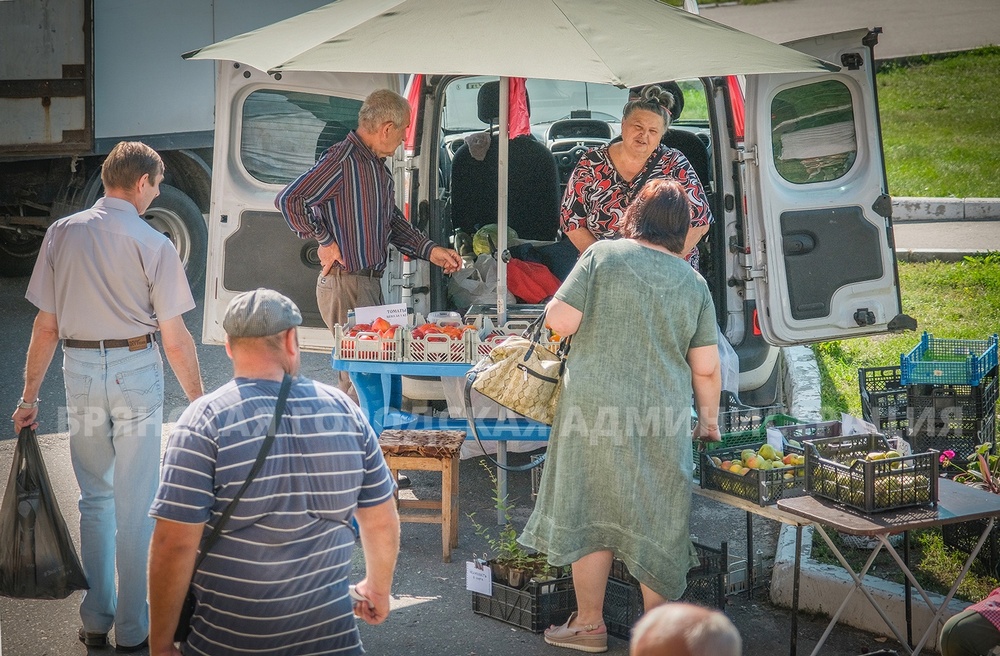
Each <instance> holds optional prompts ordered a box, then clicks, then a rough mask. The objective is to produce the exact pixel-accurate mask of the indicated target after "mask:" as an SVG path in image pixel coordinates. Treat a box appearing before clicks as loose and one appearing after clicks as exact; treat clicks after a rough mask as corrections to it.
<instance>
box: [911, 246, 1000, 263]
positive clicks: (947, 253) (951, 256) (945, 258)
mask: <svg viewBox="0 0 1000 656" xmlns="http://www.w3.org/2000/svg"><path fill="white" fill-rule="evenodd" d="M995 252H996V251H990V250H985V251H970V250H966V249H962V248H938V249H931V248H910V249H905V250H904V249H897V250H896V260H897V261H898V262H932V261H935V260H936V261H938V262H961V261H962V260H964V259H965V258H967V257H972V256H974V255H986V254H988V253H995Z"/></svg>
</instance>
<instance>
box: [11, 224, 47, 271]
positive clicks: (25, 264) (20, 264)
mask: <svg viewBox="0 0 1000 656" xmlns="http://www.w3.org/2000/svg"><path fill="white" fill-rule="evenodd" d="M43 240H44V238H43V237H39V236H37V235H33V234H23V235H22V234H20V233H18V232H15V231H13V230H0V277H3V278H20V277H21V276H30V275H31V271H32V269H34V268H35V257H36V256H37V255H38V251H39V250H40V249H41V248H42V241H43Z"/></svg>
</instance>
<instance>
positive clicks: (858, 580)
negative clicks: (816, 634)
mask: <svg viewBox="0 0 1000 656" xmlns="http://www.w3.org/2000/svg"><path fill="white" fill-rule="evenodd" d="M814 526H815V527H816V530H817V531H819V534H820V535H821V536H822V537H823V540H824V541H826V544H827V546H829V547H830V550H831V551H833V555H834V556H836V557H837V560H838V561H839V562H840V565H841V567H843V568H844V569H845V570H846V571H847V573H848V574H850V575H851V578H852V579H854V587H853V588H851V590H850V592H848V593H847V596H846V597H844V601H843V602H842V603H841V604H840V608H838V609H837V612H836V613H835V614H834V616H833V618H832V619H831V620H830V624H829V626H827V627H826V631H824V632H823V635H822V636H821V637H820V639H819V642H818V643H817V644H816V648H815V649H813V652H812V656H816V655H817V654H818V653H819V651H820V649H821V648H822V647H823V644H824V643H825V642H826V639H827V638H828V637H829V636H830V633H831V632H832V631H833V627H834V626H836V625H837V620H839V619H840V615H841V614H842V613H843V612H844V609H845V608H847V605H848V603H850V601H851V597H852V596H854V593H855V592H856V591H857V590H860V591H861V593H862V594H863V595H865V597H866V598H867V599H868V602H869V603H870V604H871V605H872V607H873V608H874V609H875V610H876V611H877V612H878V614H879V616H880V617H881V618H882V620H883V621H884V622H885V624H886V626H888V627H889V628H890V629H891V630H892V633H893V635H895V636H896V640H897V641H899V644H900V645H904V647H906V639H905V638H904V637H903V635H902V633H900V631H899V629H897V628H896V626H895V625H894V624H893V623H892V621H891V620H890V619H889V616H888V615H887V614H886V612H885V611H884V610H882V607H881V606H879V605H878V603H877V602H876V601H875V598H874V597H873V596H872V594H871V593H870V592H868V590H867V588H865V586H864V577H865V575H866V574H867V573H868V570H869V569H870V568H871V566H872V563H874V562H875V557H876V556H878V553H879V551H881V550H882V547H883V546H886V545H888V546H889V547H890V549H891V545H889V540H888V539H886V537H885V536H883V535H879V536H876V537H877V538H878V539H879V545H878V546H877V547H875V548H874V549H872V553H871V555H870V556H868V560H867V562H865V566H864V567H863V568H861V572H860V573H858V574H855V572H854V570H853V569H851V566H850V565H849V564H848V562H847V560H846V559H845V558H844V555H843V554H842V553H840V549H838V548H837V545H836V544H834V542H833V540H831V539H830V536H829V535H827V533H826V531H825V530H823V527H822V526H821V525H820V524H815V525H814ZM893 553H895V551H893ZM897 558H898V556H897ZM905 571H906V572H907V573H908V572H909V570H905ZM910 576H911V577H912V574H911V575H910ZM918 589H919V588H918ZM921 592H923V591H922V590H921Z"/></svg>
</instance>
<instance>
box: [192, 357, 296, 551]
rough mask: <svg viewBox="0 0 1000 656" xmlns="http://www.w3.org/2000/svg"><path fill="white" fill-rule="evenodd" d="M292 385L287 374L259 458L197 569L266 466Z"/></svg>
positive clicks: (217, 526)
mask: <svg viewBox="0 0 1000 656" xmlns="http://www.w3.org/2000/svg"><path fill="white" fill-rule="evenodd" d="M291 387H292V377H291V376H289V375H288V374H285V377H284V378H282V379H281V389H280V390H279V391H278V402H277V403H276V404H275V405H274V416H273V417H271V426H270V427H269V428H268V429H267V436H266V437H265V438H264V442H263V443H262V444H261V445H260V451H258V452H257V460H255V461H254V463H253V467H252V468H251V469H250V473H249V474H247V477H246V479H245V480H244V481H243V485H242V486H240V489H239V491H238V492H237V493H236V496H234V497H233V500H232V501H230V502H229V505H227V506H226V509H225V510H224V511H223V512H222V517H221V518H219V521H218V522H217V523H216V524H215V528H213V529H212V532H211V533H210V534H209V535H208V537H207V538H205V544H204V545H203V546H202V548H201V553H200V554H198V561H197V562H196V563H195V564H194V568H195V570H197V569H198V568H199V567H201V563H202V561H204V560H205V556H207V555H208V551H209V549H211V548H212V547H213V546H214V545H215V543H216V542H218V540H219V537H220V536H221V534H222V529H223V527H225V525H226V522H228V521H229V518H230V517H232V515H233V512H234V511H235V510H236V504H237V503H239V501H240V497H242V496H243V493H244V492H246V490H247V488H248V487H249V486H250V483H251V482H252V481H253V479H254V477H256V476H257V474H259V473H260V470H261V468H262V467H263V466H264V460H266V459H267V454H268V453H269V452H270V451H271V445H272V444H273V443H274V433H275V431H276V430H277V429H278V422H279V421H280V420H281V415H283V414H284V412H285V401H286V400H287V399H288V391H289V390H290V389H291Z"/></svg>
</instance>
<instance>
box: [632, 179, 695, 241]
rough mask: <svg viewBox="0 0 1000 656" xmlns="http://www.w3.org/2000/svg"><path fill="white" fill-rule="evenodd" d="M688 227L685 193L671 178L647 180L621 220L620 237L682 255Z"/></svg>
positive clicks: (687, 207)
mask: <svg viewBox="0 0 1000 656" xmlns="http://www.w3.org/2000/svg"><path fill="white" fill-rule="evenodd" d="M690 227H691V205H690V204H689V203H688V197H687V191H686V190H685V189H684V186H683V185H681V183H680V182H678V181H677V180H674V179H672V178H661V179H657V180H650V181H649V182H647V183H646V184H645V185H643V187H642V189H640V190H639V194H638V195H637V196H636V198H635V200H633V201H632V203H631V204H629V206H628V209H627V210H625V216H624V217H623V218H622V230H621V233H622V236H624V237H627V238H630V239H641V240H643V241H648V242H649V243H651V244H656V245H657V246H663V247H664V248H666V249H667V250H668V251H670V252H671V253H677V254H678V255H680V254H682V251H683V250H684V240H685V239H687V233H688V229H689V228H690Z"/></svg>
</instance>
